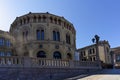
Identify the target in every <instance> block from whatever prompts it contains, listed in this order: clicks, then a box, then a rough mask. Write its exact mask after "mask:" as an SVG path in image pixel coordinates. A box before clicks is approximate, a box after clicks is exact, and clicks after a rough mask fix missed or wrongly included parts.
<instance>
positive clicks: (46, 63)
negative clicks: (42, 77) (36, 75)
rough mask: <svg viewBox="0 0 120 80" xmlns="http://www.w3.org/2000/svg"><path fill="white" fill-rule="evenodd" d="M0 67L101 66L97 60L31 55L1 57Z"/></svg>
mask: <svg viewBox="0 0 120 80" xmlns="http://www.w3.org/2000/svg"><path fill="white" fill-rule="evenodd" d="M0 67H40V68H43V67H44V68H95V67H96V68H99V66H98V63H97V62H90V61H88V62H84V61H73V60H70V61H69V60H59V59H42V58H30V57H17V56H14V57H11V56H7V57H5V56H4V57H0Z"/></svg>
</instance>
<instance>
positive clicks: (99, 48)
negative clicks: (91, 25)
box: [77, 40, 112, 67]
mask: <svg viewBox="0 0 120 80" xmlns="http://www.w3.org/2000/svg"><path fill="white" fill-rule="evenodd" d="M77 52H79V60H80V61H97V60H99V61H101V65H102V67H106V66H109V65H111V64H112V62H111V54H110V45H109V43H108V41H105V40H104V41H99V43H98V44H97V45H96V44H93V45H89V46H86V47H83V48H80V49H78V50H77Z"/></svg>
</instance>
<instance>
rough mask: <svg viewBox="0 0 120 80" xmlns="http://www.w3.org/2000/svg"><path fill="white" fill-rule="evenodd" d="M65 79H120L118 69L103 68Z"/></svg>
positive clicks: (119, 70)
mask: <svg viewBox="0 0 120 80" xmlns="http://www.w3.org/2000/svg"><path fill="white" fill-rule="evenodd" d="M67 80H120V69H105V70H100V71H98V72H96V73H94V74H93V73H92V74H83V75H79V76H76V77H73V78H69V79H67Z"/></svg>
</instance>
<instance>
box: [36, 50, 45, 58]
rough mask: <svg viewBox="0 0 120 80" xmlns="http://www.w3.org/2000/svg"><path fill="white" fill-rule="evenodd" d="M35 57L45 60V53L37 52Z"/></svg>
mask: <svg viewBox="0 0 120 80" xmlns="http://www.w3.org/2000/svg"><path fill="white" fill-rule="evenodd" d="M37 57H38V58H46V53H45V52H44V51H39V52H38V53H37Z"/></svg>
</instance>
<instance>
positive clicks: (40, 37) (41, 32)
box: [36, 30, 44, 40]
mask: <svg viewBox="0 0 120 80" xmlns="http://www.w3.org/2000/svg"><path fill="white" fill-rule="evenodd" d="M36 35H37V40H44V30H37V31H36Z"/></svg>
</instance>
